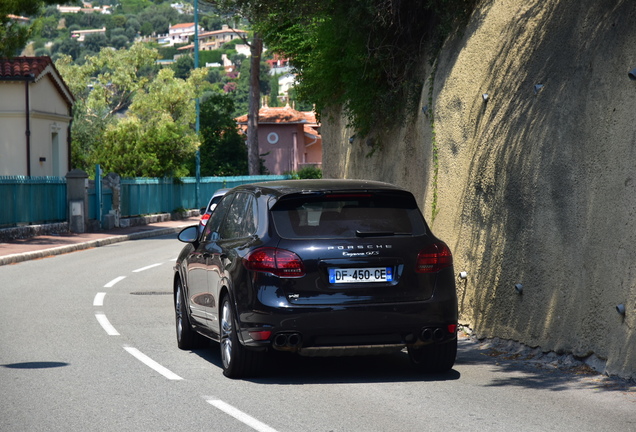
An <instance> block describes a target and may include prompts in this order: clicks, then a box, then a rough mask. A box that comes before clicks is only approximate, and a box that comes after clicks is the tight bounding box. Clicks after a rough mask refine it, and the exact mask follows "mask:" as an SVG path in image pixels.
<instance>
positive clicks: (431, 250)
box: [415, 242, 453, 273]
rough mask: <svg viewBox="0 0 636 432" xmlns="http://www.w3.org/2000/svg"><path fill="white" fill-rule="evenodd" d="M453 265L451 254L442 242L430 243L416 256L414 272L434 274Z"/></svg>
mask: <svg viewBox="0 0 636 432" xmlns="http://www.w3.org/2000/svg"><path fill="white" fill-rule="evenodd" d="M452 265H453V254H451V251H450V249H449V248H448V246H446V243H444V242H438V243H432V244H430V245H428V246H427V247H426V248H425V249H422V250H421V251H420V253H419V254H418V255H417V264H416V266H415V271H416V272H418V273H435V272H438V271H440V270H441V269H443V268H446V267H450V266H452Z"/></svg>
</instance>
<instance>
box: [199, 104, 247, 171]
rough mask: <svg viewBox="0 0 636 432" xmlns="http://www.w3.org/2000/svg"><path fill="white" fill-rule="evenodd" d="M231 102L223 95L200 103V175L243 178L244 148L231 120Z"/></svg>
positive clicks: (245, 168)
mask: <svg viewBox="0 0 636 432" xmlns="http://www.w3.org/2000/svg"><path fill="white" fill-rule="evenodd" d="M233 114H234V102H233V101H232V98H231V97H229V96H227V95H224V94H211V95H208V96H207V97H206V96H204V98H203V102H202V103H201V147H200V152H201V175H203V176H237V175H246V174H247V173H248V172H249V171H248V166H247V148H246V147H245V139H244V137H242V136H241V135H239V133H238V130H237V127H236V121H235V120H234V115H233Z"/></svg>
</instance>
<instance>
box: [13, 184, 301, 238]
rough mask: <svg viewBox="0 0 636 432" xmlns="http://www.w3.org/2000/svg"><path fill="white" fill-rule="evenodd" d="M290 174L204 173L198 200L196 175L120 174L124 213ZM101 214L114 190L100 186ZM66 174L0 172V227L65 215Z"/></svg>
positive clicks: (204, 198) (184, 204)
mask: <svg viewBox="0 0 636 432" xmlns="http://www.w3.org/2000/svg"><path fill="white" fill-rule="evenodd" d="M289 178H291V176H289V175H268V176H239V177H202V178H201V179H200V183H199V194H198V196H199V202H196V198H195V197H196V195H197V194H196V179H195V178H194V177H185V178H175V179H173V178H165V179H159V178H133V179H122V180H121V194H120V204H121V216H122V217H129V216H138V215H144V214H155V213H170V212H173V211H175V210H179V209H194V208H200V207H203V206H205V205H206V204H207V203H208V201H209V199H210V197H211V196H212V194H213V193H214V192H215V191H216V190H218V189H222V188H232V187H234V186H239V185H242V184H246V183H257V182H262V181H270V180H284V179H289ZM101 202H102V214H106V213H108V211H109V210H110V209H111V206H112V191H110V190H102V200H101ZM95 203H96V198H95V191H94V190H93V189H91V190H90V191H88V206H89V213H88V217H89V218H91V219H94V218H96V215H97V209H96V204H95ZM67 211H68V209H67V203H66V178H64V177H25V176H11V177H2V176H0V228H6V227H12V226H16V225H19V224H43V223H51V222H63V221H66V220H67Z"/></svg>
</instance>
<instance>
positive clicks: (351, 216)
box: [272, 193, 426, 238]
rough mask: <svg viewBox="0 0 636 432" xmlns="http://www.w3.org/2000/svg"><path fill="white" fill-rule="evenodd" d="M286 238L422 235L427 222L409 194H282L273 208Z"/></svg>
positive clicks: (279, 230) (276, 224)
mask: <svg viewBox="0 0 636 432" xmlns="http://www.w3.org/2000/svg"><path fill="white" fill-rule="evenodd" d="M272 215H273V219H274V225H275V226H276V230H277V231H278V233H279V234H280V235H281V236H282V237H284V238H347V237H380V236H403V235H423V234H425V233H426V224H425V223H424V219H423V217H422V214H421V212H420V210H419V208H418V207H417V203H416V202H415V199H414V198H413V196H412V195H410V194H396V193H383V194H378V193H362V194H328V195H321V196H308V197H307V196H305V197H302V196H301V197H299V196H295V197H288V198H282V199H281V200H280V201H278V203H276V205H275V206H274V207H273V208H272Z"/></svg>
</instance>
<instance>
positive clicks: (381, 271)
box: [328, 267, 393, 284]
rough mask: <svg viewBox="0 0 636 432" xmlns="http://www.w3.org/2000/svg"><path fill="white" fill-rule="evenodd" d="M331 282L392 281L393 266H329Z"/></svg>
mask: <svg viewBox="0 0 636 432" xmlns="http://www.w3.org/2000/svg"><path fill="white" fill-rule="evenodd" d="M328 270H329V283H332V284H338V283H359V282H392V281H393V269H392V268H391V267H371V268H329V269H328Z"/></svg>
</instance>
